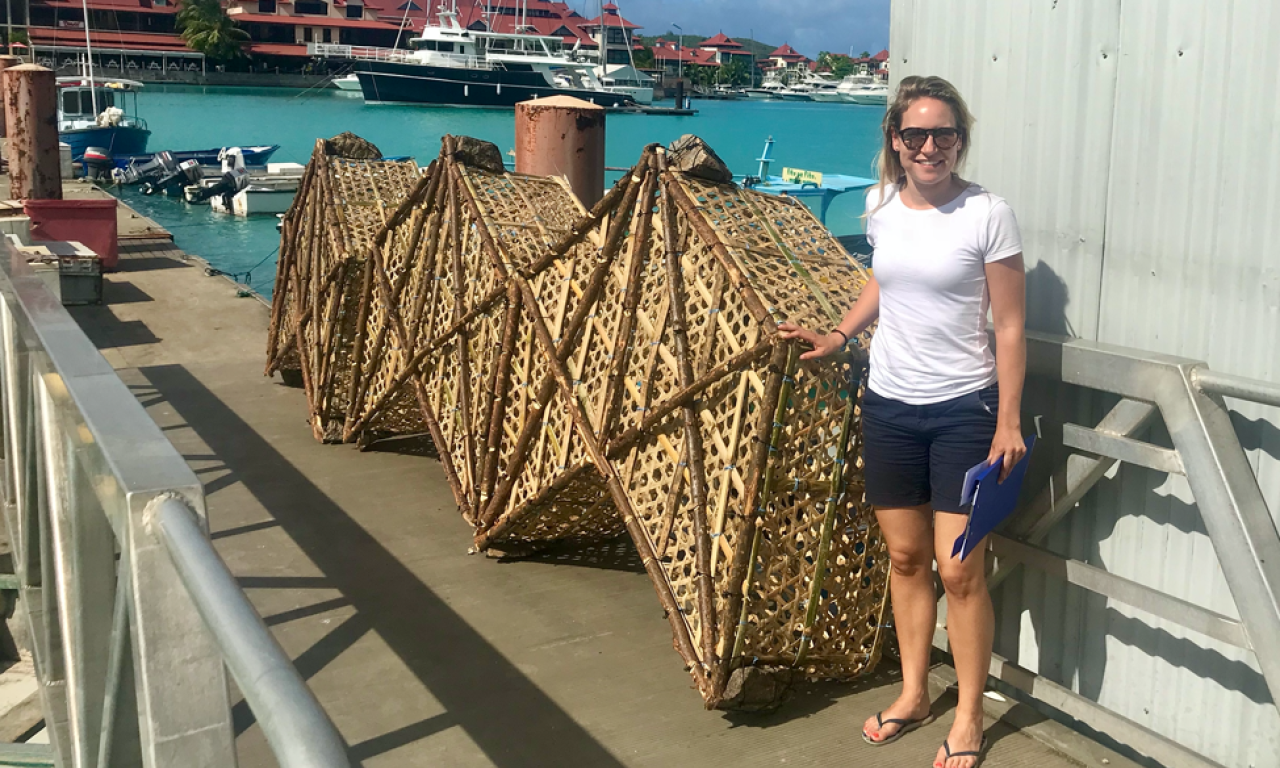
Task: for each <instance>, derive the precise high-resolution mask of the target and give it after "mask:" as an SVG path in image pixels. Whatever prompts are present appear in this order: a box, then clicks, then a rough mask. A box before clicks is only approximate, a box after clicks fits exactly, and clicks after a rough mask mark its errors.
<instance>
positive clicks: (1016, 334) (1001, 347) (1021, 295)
mask: <svg viewBox="0 0 1280 768" xmlns="http://www.w3.org/2000/svg"><path fill="white" fill-rule="evenodd" d="M986 273H987V291H988V293H989V295H990V296H991V319H992V321H993V323H994V324H995V332H996V371H997V374H998V376H999V381H1000V412H999V414H998V415H997V417H996V436H995V439H993V440H992V441H991V452H990V454H988V455H987V463H988V464H991V463H994V462H995V461H996V460H997V459H1002V460H1003V461H1004V467H1003V468H1002V469H1001V470H1000V480H1001V482H1003V481H1004V479H1005V478H1006V477H1008V476H1009V472H1010V471H1011V470H1012V469H1013V465H1015V464H1017V463H1018V462H1019V461H1021V460H1022V457H1023V456H1024V455H1026V453H1027V446H1026V443H1025V442H1024V441H1023V439H1022V384H1023V380H1024V379H1025V378H1026V375H1027V332H1026V331H1027V274H1026V268H1025V267H1024V266H1023V263H1022V254H1018V255H1017V256H1010V257H1009V258H1007V259H1001V260H999V261H993V262H991V263H989V264H987V265H986Z"/></svg>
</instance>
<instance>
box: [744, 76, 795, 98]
mask: <svg viewBox="0 0 1280 768" xmlns="http://www.w3.org/2000/svg"><path fill="white" fill-rule="evenodd" d="M786 89H787V84H786V83H784V82H782V80H781V79H780V78H777V77H772V76H771V77H766V78H765V80H764V82H763V83H761V84H760V87H759V88H746V89H744V90H743V95H745V96H746V97H747V98H748V99H777V98H779V96H778V94H779V93H781V92H782V91H785V90H786Z"/></svg>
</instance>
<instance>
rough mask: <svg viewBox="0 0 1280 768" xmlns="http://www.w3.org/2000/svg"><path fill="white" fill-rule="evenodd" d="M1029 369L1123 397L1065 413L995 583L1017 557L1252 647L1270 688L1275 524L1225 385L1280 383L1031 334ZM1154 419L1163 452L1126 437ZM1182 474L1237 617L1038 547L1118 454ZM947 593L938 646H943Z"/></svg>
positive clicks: (1029, 683) (1006, 538) (1126, 725)
mask: <svg viewBox="0 0 1280 768" xmlns="http://www.w3.org/2000/svg"><path fill="white" fill-rule="evenodd" d="M1027 374H1028V376H1029V377H1038V378H1041V379H1042V380H1043V379H1047V380H1050V381H1060V382H1062V383H1065V384H1069V385H1073V386H1077V387H1082V388H1085V389H1090V390H1095V391H1099V392H1107V393H1111V394H1113V395H1118V396H1119V398H1120V399H1119V402H1118V403H1116V404H1115V406H1114V407H1113V408H1112V410H1111V412H1110V413H1108V414H1107V416H1106V417H1105V418H1104V419H1103V420H1102V421H1101V423H1099V424H1098V425H1097V426H1096V427H1093V428H1089V427H1083V426H1079V425H1075V424H1068V423H1064V424H1063V425H1062V426H1063V429H1062V437H1063V442H1062V445H1063V446H1064V447H1065V448H1067V449H1068V450H1069V451H1070V452H1071V453H1069V454H1068V456H1069V458H1068V460H1067V463H1066V464H1064V465H1062V466H1061V467H1059V468H1058V469H1057V470H1056V471H1055V472H1053V473H1052V475H1051V478H1050V482H1049V484H1048V485H1047V487H1045V488H1044V489H1042V490H1041V492H1040V493H1039V494H1037V495H1036V496H1035V498H1034V499H1033V500H1032V501H1031V502H1030V503H1028V504H1026V505H1025V506H1023V507H1022V508H1021V509H1020V510H1019V512H1018V514H1016V515H1015V516H1014V517H1013V518H1012V519H1011V520H1009V521H1008V523H1007V524H1006V525H1005V526H1004V528H1003V529H1002V531H1001V533H1000V534H996V535H993V536H992V540H991V547H992V549H993V550H994V551H995V553H996V555H997V556H998V558H999V559H1000V560H1001V561H1005V562H998V563H997V569H996V571H995V572H994V573H993V574H992V576H991V577H990V578H989V579H988V586H989V587H990V588H992V589H994V588H995V587H996V585H998V584H1000V583H1001V582H1002V581H1003V580H1004V579H1005V578H1007V577H1008V575H1009V573H1010V572H1011V570H1012V567H1011V565H1010V563H1009V562H1007V561H1012V563H1013V564H1017V563H1023V564H1025V565H1028V566H1031V567H1035V568H1038V569H1040V570H1042V571H1045V572H1047V573H1050V574H1052V575H1055V576H1057V577H1059V578H1061V579H1063V580H1064V581H1066V582H1068V583H1070V584H1073V585H1075V586H1078V587H1081V588H1084V589H1087V590H1090V591H1091V592H1094V593H1096V594H1099V595H1104V596H1107V597H1109V598H1111V599H1114V600H1119V601H1121V602H1124V603H1126V604H1128V605H1131V606H1133V607H1135V608H1138V609H1139V610H1142V611H1145V612H1147V613H1150V614H1152V615H1154V616H1159V617H1161V618H1162V619H1164V620H1167V621H1171V622H1174V623H1177V624H1180V625H1182V626H1183V627H1186V628H1188V629H1190V630H1192V631H1195V632H1198V633H1201V634H1203V635H1205V636H1206V637H1211V638H1213V639H1215V640H1218V641H1220V642H1226V643H1229V644H1231V645H1235V646H1237V647H1240V648H1243V649H1245V650H1248V651H1251V652H1252V653H1253V655H1254V658H1255V659H1256V660H1257V663H1258V668H1259V670H1260V672H1261V673H1262V677H1263V679H1264V681H1265V683H1266V685H1267V687H1268V688H1269V689H1270V691H1271V693H1272V695H1273V696H1275V697H1277V698H1280V531H1277V529H1276V524H1275V522H1274V518H1273V517H1272V515H1271V512H1270V510H1269V509H1268V507H1267V504H1266V500H1265V498H1264V497H1263V495H1262V491H1261V489H1260V487H1259V485H1258V480H1257V477H1256V475H1255V474H1254V470H1253V468H1252V466H1251V465H1250V463H1249V459H1248V457H1247V455H1246V454H1245V452H1244V448H1243V447H1242V446H1241V444H1240V440H1239V438H1238V436H1237V435H1236V432H1235V427H1234V425H1233V423H1232V421H1231V417H1230V413H1229V411H1228V410H1227V408H1226V406H1225V404H1224V403H1223V402H1222V400H1221V398H1220V397H1215V396H1213V395H1225V396H1228V397H1235V398H1240V399H1244V400H1248V401H1252V402H1256V403H1262V404H1267V405H1280V387H1277V386H1276V385H1274V384H1270V383H1268V382H1264V381H1258V380H1255V379H1248V378H1244V377H1240V376H1232V375H1228V374H1221V373H1217V372H1215V371H1212V370H1210V369H1209V368H1208V367H1207V366H1206V365H1205V364H1204V363H1202V362H1200V361H1196V360H1188V359H1185V358H1179V357H1172V356H1168V355H1160V354H1155V353H1149V352H1144V351H1141V350H1135V349H1128V348H1123V347H1117V346H1112V345H1107V344H1101V343H1096V342H1090V341H1085V340H1081V339H1069V338H1064V337H1056V336H1048V335H1044V334H1037V333H1028V334H1027ZM1161 419H1162V420H1163V421H1164V425H1165V427H1166V428H1167V431H1168V434H1169V437H1170V439H1171V442H1172V446H1173V447H1172V448H1171V449H1170V448H1164V447H1161V446H1156V445H1153V444H1150V443H1147V442H1143V441H1141V440H1138V439H1136V438H1137V437H1138V436H1139V435H1140V434H1141V432H1142V430H1144V429H1146V428H1147V427H1148V426H1149V425H1150V424H1151V423H1152V422H1153V421H1159V420H1161ZM1121 462H1122V463H1129V464H1135V465H1138V466H1144V467H1149V468H1153V469H1156V470H1157V471H1161V472H1168V473H1172V474H1179V475H1185V476H1186V481H1187V484H1188V486H1189V488H1190V490H1191V493H1192V495H1193V496H1194V498H1195V503H1196V505H1197V507H1198V508H1199V510H1200V514H1201V517H1202V518H1203V521H1204V526H1205V531H1206V532H1207V533H1208V535H1209V538H1210V540H1211V541H1212V543H1213V547H1214V550H1215V551H1216V552H1217V553H1218V558H1219V562H1220V565H1221V567H1222V572H1223V575H1224V576H1225V577H1226V582H1227V585H1228V586H1229V588H1230V590H1231V594H1232V597H1233V599H1234V600H1235V603H1236V608H1237V609H1238V612H1239V615H1240V619H1239V621H1237V620H1235V619H1232V618H1230V617H1227V616H1224V615H1221V614H1219V613H1216V612H1214V611H1211V610H1208V609H1205V608H1202V607H1200V606H1197V605H1194V604H1192V603H1188V602H1186V601H1184V600H1179V599H1178V598H1176V597H1174V596H1172V595H1169V594H1166V593H1163V592H1160V591H1158V590H1155V589H1151V588H1149V587H1146V586H1144V585H1142V584H1138V583H1136V582H1133V581H1130V580H1128V579H1124V578H1122V577H1120V576H1117V575H1115V574H1112V573H1109V572H1107V571H1105V570H1102V569H1100V568H1097V567H1095V566H1092V565H1089V564H1087V563H1083V562H1080V561H1077V560H1073V559H1070V558H1066V557H1062V556H1059V555H1057V554H1055V553H1053V552H1049V551H1047V550H1045V549H1042V548H1040V547H1038V546H1036V545H1037V544H1038V543H1039V542H1040V541H1042V540H1043V539H1044V538H1045V537H1046V536H1047V535H1048V533H1049V531H1050V530H1051V529H1052V528H1053V527H1054V526H1055V525H1057V523H1058V522H1059V521H1061V520H1062V519H1063V518H1064V517H1066V516H1067V515H1068V514H1069V513H1070V511H1071V510H1072V509H1073V508H1074V507H1075V506H1076V505H1077V503H1078V502H1079V501H1080V499H1081V498H1082V497H1083V496H1084V495H1085V494H1086V493H1088V491H1089V489H1090V488H1092V487H1093V486H1094V485H1096V484H1097V483H1098V482H1099V481H1100V480H1101V479H1102V478H1103V477H1104V476H1106V475H1107V474H1108V472H1109V470H1110V469H1111V468H1112V467H1114V466H1115V465H1116V464H1117V463H1121ZM945 612H946V605H945V599H944V601H943V602H942V603H940V605H939V612H938V614H939V619H940V623H939V626H938V628H937V631H936V632H935V635H934V644H935V645H936V646H938V647H939V648H941V649H942V650H947V644H948V641H947V637H946V631H945V625H944V622H945V618H944V617H945ZM991 676H992V677H994V678H996V679H998V680H1001V681H1002V682H1004V683H1006V684H1007V685H1009V686H1011V687H1013V688H1016V689H1018V690H1020V691H1022V692H1023V693H1025V694H1027V695H1029V696H1030V697H1031V698H1032V699H1035V700H1037V701H1040V702H1043V703H1045V704H1048V705H1049V706H1050V707H1053V708H1054V709H1056V710H1058V711H1060V712H1062V713H1064V714H1066V715H1068V716H1070V717H1072V718H1074V719H1076V720H1078V721H1080V722H1083V723H1085V724H1087V725H1088V726H1090V727H1091V728H1093V729H1095V730H1097V731H1100V732H1102V733H1105V734H1107V735H1109V736H1112V737H1113V738H1115V739H1116V740H1117V741H1119V742H1120V743H1123V744H1126V745H1128V746H1130V747H1132V748H1133V749H1136V750H1138V751H1140V752H1142V753H1143V754H1146V755H1148V756H1150V757H1153V758H1155V759H1156V760H1158V761H1159V762H1161V763H1164V764H1167V765H1180V766H1183V765H1185V766H1211V765H1216V764H1215V763H1213V762H1212V761H1210V760H1208V759H1207V758H1205V757H1204V756H1203V755H1200V754H1198V753H1196V752H1194V751H1193V750H1191V749H1189V748H1188V747H1186V746H1184V745H1182V744H1179V743H1177V742H1175V741H1172V740H1170V739H1169V738H1167V737H1165V736H1163V735H1161V734H1158V733H1156V732H1154V731H1152V730H1151V729H1149V728H1146V727H1145V726H1142V725H1141V724H1139V723H1136V722H1134V721H1132V720H1130V719H1129V718H1127V717H1125V716H1124V715H1122V714H1119V713H1117V712H1114V711H1112V710H1110V709H1108V708H1107V707H1105V706H1103V705H1102V704H1099V703H1098V702H1096V701H1093V700H1091V699H1088V698H1086V697H1084V696H1081V695H1080V694H1078V693H1076V692H1074V691H1071V690H1069V689H1068V688H1065V687H1063V686H1062V685H1059V684H1057V683H1055V682H1053V681H1052V680H1049V679H1047V678H1045V677H1042V676H1040V675H1037V674H1035V673H1033V672H1031V671H1029V670H1026V669H1021V668H1019V667H1017V666H1016V665H1014V664H1012V663H1011V662H1009V661H1007V660H1005V659H1003V658H1001V657H1000V656H998V655H993V657H992V664H991Z"/></svg>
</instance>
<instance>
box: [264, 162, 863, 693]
mask: <svg viewBox="0 0 1280 768" xmlns="http://www.w3.org/2000/svg"><path fill="white" fill-rule="evenodd" d="M470 141H471V140H464V139H460V138H456V137H446V138H445V140H444V142H443V146H442V150H441V154H440V156H439V158H437V159H436V160H435V161H434V162H433V163H432V164H431V166H430V167H429V169H428V170H427V171H426V173H425V175H423V176H422V177H421V178H420V179H418V180H416V182H415V183H414V184H413V185H411V186H410V187H409V188H403V189H401V193H400V197H394V195H393V194H392V192H393V191H394V190H392V189H390V188H386V189H383V188H378V189H377V193H378V194H379V195H380V197H381V199H382V204H381V208H380V210H381V212H382V220H381V223H380V225H379V226H378V227H376V230H375V229H370V228H369V226H368V225H367V223H365V224H362V223H361V221H362V220H361V219H360V218H359V216H358V212H354V211H352V210H343V209H344V208H347V207H348V206H344V205H342V204H340V203H338V202H335V201H337V200H338V198H339V197H340V196H338V195H335V194H334V192H333V191H332V190H333V189H334V188H335V187H336V186H337V185H338V184H339V183H340V179H339V178H338V176H337V168H336V166H338V165H339V164H340V163H338V162H337V161H334V160H333V159H332V158H329V157H325V156H323V155H322V154H318V155H317V156H315V157H313V166H314V168H313V169H309V171H308V177H307V180H306V181H305V182H304V189H307V190H309V191H310V190H314V192H312V193H310V194H309V195H308V198H309V199H306V200H301V201H298V202H295V206H294V209H292V210H291V211H290V214H289V215H287V216H286V221H285V225H284V232H285V237H286V238H290V242H289V243H287V247H285V244H282V249H281V254H282V256H281V262H280V270H281V272H280V274H279V275H278V276H277V286H278V288H277V304H276V305H273V310H272V327H271V336H270V338H269V342H268V345H269V350H270V351H271V353H272V359H271V361H270V362H269V365H268V371H269V372H270V371H272V370H282V369H283V366H285V365H287V364H288V363H289V359H288V356H289V355H291V354H293V353H294V351H295V350H296V352H297V356H298V358H299V359H300V361H301V371H302V375H303V379H304V382H305V384H306V387H307V394H308V400H309V402H310V403H312V413H313V423H315V422H316V421H317V420H320V419H323V424H322V426H321V427H317V435H318V436H320V437H322V438H324V439H333V436H334V432H333V427H332V425H333V424H335V423H339V422H340V423H341V429H340V430H339V433H340V439H342V440H345V441H349V442H356V443H357V444H360V445H362V446H363V445H368V444H370V443H371V442H373V441H376V440H378V439H380V438H381V437H384V436H388V435H400V434H414V433H421V432H424V431H425V432H427V433H429V434H430V436H431V439H432V441H433V442H434V443H435V445H436V447H437V449H438V451H439V455H440V460H441V462H442V463H443V464H444V469H445V475H446V477H447V479H448V481H449V484H450V487H451V488H452V490H453V492H454V495H455V498H456V499H457V502H458V505H459V508H460V511H461V512H462V514H463V517H464V518H465V519H466V520H467V522H468V523H469V524H470V525H471V526H472V529H473V542H474V545H475V547H476V548H477V549H478V550H481V551H487V552H490V553H495V552H496V553H517V554H522V553H527V552H531V551H534V550H537V549H539V548H542V547H546V546H549V545H552V544H555V543H557V542H563V541H578V542H598V541H602V540H608V539H611V538H613V537H616V536H618V535H619V534H621V533H623V532H625V533H627V534H628V535H629V536H630V538H631V539H632V540H633V541H634V543H635V546H636V548H637V550H638V552H639V554H640V558H641V561H642V562H643V563H644V568H645V571H646V573H647V574H648V575H649V577H650V579H651V580H652V582H653V585H654V588H655V591H656V593H657V596H658V600H659V603H660V604H661V605H662V607H663V610H664V612H665V614H666V616H667V618H668V621H669V623H670V625H671V628H672V633H673V638H674V643H675V647H676V649H677V651H678V652H679V653H680V655H681V657H682V658H683V660H684V662H685V666H686V668H687V669H688V671H689V673H690V675H691V676H692V677H693V680H694V683H695V685H696V687H697V688H698V690H699V692H700V694H701V696H702V698H703V700H704V703H705V704H706V705H707V706H709V707H710V706H716V705H718V704H720V703H721V701H722V699H723V697H724V696H725V694H726V690H727V689H728V687H729V681H730V678H731V677H732V676H733V675H734V674H735V673H737V672H739V671H742V670H745V669H747V668H750V667H765V668H773V667H783V668H787V669H790V670H800V671H802V672H803V673H804V674H807V675H811V676H818V677H832V676H835V677H844V676H853V675H858V674H861V673H863V672H866V671H867V670H869V669H870V668H871V667H872V666H873V665H874V664H875V662H876V660H877V659H878V657H879V653H880V640H881V626H882V624H883V614H884V610H885V606H886V603H887V574H888V567H887V566H888V559H887V555H886V553H885V550H884V544H883V541H881V539H880V536H879V531H878V528H877V527H876V525H875V521H874V518H873V517H872V515H871V511H870V508H869V507H867V505H866V504H865V503H864V502H863V496H862V483H861V470H860V439H861V438H860V416H859V410H858V405H857V404H858V401H859V395H860V392H861V388H862V382H863V379H864V373H865V368H866V359H865V355H863V354H862V353H861V352H859V351H853V352H850V353H848V354H846V355H843V356H840V357H839V358H838V359H828V360H825V361H821V362H818V363H815V364H810V363H801V362H800V361H799V352H800V350H798V349H797V348H796V346H795V345H794V344H793V343H790V342H786V341H784V340H782V339H781V338H780V337H779V335H778V333H777V323H778V322H779V321H781V320H785V319H791V320H796V321H798V322H802V323H805V324H808V325H810V326H826V325H827V324H829V323H832V322H835V321H837V320H838V319H839V315H840V314H841V313H843V312H844V311H846V310H847V309H848V307H849V306H850V305H851V304H852V302H853V301H854V300H855V299H856V297H857V294H858V292H859V291H860V290H861V289H862V287H863V286H864V285H865V284H866V281H867V275H866V273H865V272H864V271H863V270H862V269H861V268H860V267H859V266H858V265H857V263H856V262H855V261H854V260H853V259H851V258H850V257H849V256H848V254H846V253H845V252H844V251H843V249H841V247H840V246H839V244H838V242H837V241H836V240H835V239H834V238H833V237H832V236H831V235H830V233H829V232H827V231H826V230H825V229H824V228H823V227H822V226H821V225H820V224H819V223H818V222H817V221H816V219H815V218H814V217H813V215H812V213H810V212H809V211H808V209H807V208H805V207H804V206H803V205H801V204H798V203H796V202H795V201H787V200H779V199H776V198H770V197H767V196H765V195H763V194H760V193H756V192H752V191H748V190H743V189H740V188H738V187H736V186H734V185H732V184H723V183H715V182H710V181H707V180H705V179H702V178H699V177H697V176H696V175H691V174H689V173H685V172H683V171H682V170H680V169H681V167H682V166H681V161H682V158H681V157H679V156H676V155H671V154H669V153H668V152H667V151H666V150H664V149H663V148H661V147H659V146H657V145H653V146H650V147H647V148H646V149H645V150H644V153H643V154H642V156H641V158H640V160H639V161H638V162H637V164H636V165H635V166H634V167H633V168H632V169H631V171H630V172H629V173H627V174H625V175H624V176H623V177H622V178H621V179H620V180H619V181H618V183H617V184H615V185H614V187H613V188H612V189H610V190H609V192H608V193H607V194H606V195H605V196H604V198H603V199H602V200H601V201H600V202H599V203H598V204H597V205H596V206H595V207H594V208H593V209H592V210H590V211H587V210H585V209H584V208H583V207H582V206H581V204H580V203H579V202H578V201H577V200H576V199H574V198H573V196H572V195H571V194H570V193H569V192H568V190H567V187H566V185H564V184H563V183H558V182H554V181H551V180H547V179H541V178H536V177H530V176H523V175H520V174H512V173H507V172H499V171H498V170H497V169H496V167H494V165H493V164H491V163H489V164H486V163H485V162H483V161H476V160H474V158H475V157H476V153H475V151H474V150H475V146H474V143H471V144H468V142H470ZM495 152H496V150H495ZM481 154H483V153H481ZM313 175H314V179H313V178H312V176H313ZM361 244H364V245H361ZM343 248H345V249H346V251H342V250H341V249H343ZM353 249H355V250H357V251H359V252H358V253H357V254H355V255H352V253H351V251H352V250H353ZM361 249H363V250H361ZM335 270H338V271H337V272H335ZM331 275H332V277H331ZM281 288H284V289H287V290H281ZM353 296H358V301H354V302H353V299H352V298H351V297H353ZM299 297H303V299H300V298H299ZM343 307H349V308H353V309H352V311H349V312H339V313H338V315H337V316H334V314H333V313H334V312H335V311H336V308H343ZM322 309H323V310H326V311H327V312H328V314H324V313H323V312H322ZM339 317H340V318H342V320H344V321H346V323H347V324H346V325H343V324H342V322H340V321H339ZM317 328H320V329H323V330H324V333H326V334H328V335H318V334H317V332H316V329H317ZM290 333H292V335H290ZM318 340H321V341H324V342H326V343H325V344H324V345H318ZM868 340H869V336H864V337H863V338H862V339H860V343H861V344H862V348H865V345H866V343H867V341H868ZM344 345H345V346H344ZM343 366H345V367H343ZM339 385H342V387H341V388H340V387H339ZM338 411H341V412H340V413H338Z"/></svg>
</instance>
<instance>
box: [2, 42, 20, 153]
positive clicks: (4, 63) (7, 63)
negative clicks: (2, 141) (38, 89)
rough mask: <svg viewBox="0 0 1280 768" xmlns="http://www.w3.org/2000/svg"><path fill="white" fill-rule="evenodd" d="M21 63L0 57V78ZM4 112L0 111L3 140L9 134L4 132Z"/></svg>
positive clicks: (17, 59)
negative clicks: (7, 70)
mask: <svg viewBox="0 0 1280 768" xmlns="http://www.w3.org/2000/svg"><path fill="white" fill-rule="evenodd" d="M21 63H22V59H20V58H19V57H17V56H0V77H3V75H4V71H5V70H6V69H8V68H9V67H16V66H18V65H19V64H21ZM5 125H6V123H5V119H4V110H3V109H0V138H4V137H5V136H8V135H9V134H8V133H7V132H6V131H5Z"/></svg>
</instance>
